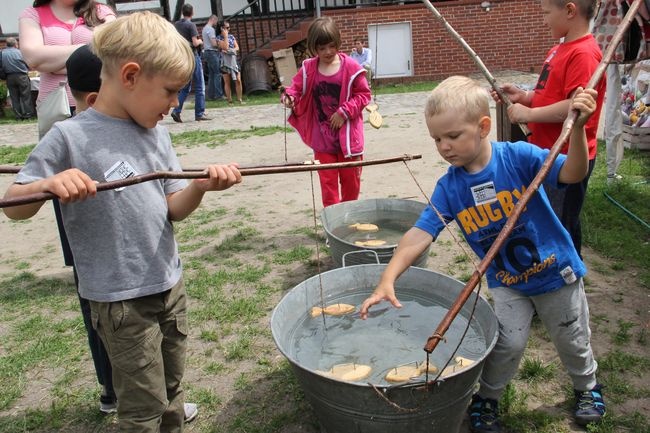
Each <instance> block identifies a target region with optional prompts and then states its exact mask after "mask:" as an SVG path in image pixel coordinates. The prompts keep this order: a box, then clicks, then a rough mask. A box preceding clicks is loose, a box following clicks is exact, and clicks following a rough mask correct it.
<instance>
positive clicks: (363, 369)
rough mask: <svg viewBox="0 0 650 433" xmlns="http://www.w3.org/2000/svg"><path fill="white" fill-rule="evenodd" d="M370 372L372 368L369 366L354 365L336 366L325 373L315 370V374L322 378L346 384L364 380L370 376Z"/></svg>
mask: <svg viewBox="0 0 650 433" xmlns="http://www.w3.org/2000/svg"><path fill="white" fill-rule="evenodd" d="M371 371H372V368H371V367H370V366H369V365H363V364H354V363H348V364H337V365H335V366H333V367H332V368H331V369H329V370H327V371H323V370H316V372H317V373H320V374H322V375H323V376H327V377H331V378H333V379H338V380H345V381H348V382H356V381H359V380H361V379H364V378H366V377H368V376H369V375H370V372H371Z"/></svg>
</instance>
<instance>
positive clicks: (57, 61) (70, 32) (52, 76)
mask: <svg viewBox="0 0 650 433" xmlns="http://www.w3.org/2000/svg"><path fill="white" fill-rule="evenodd" d="M114 19H115V12H114V11H113V9H111V8H110V7H108V6H106V5H105V4H101V3H98V2H96V1H95V0H34V3H33V6H31V7H28V8H26V9H25V10H24V11H23V12H22V13H21V14H20V16H19V18H18V35H19V40H20V51H21V52H22V54H23V58H24V59H25V62H26V63H27V64H28V65H29V67H30V68H32V69H34V70H36V71H38V72H39V73H40V82H39V88H38V97H37V98H36V107H37V111H38V105H39V103H40V102H42V101H44V100H45V98H47V96H48V95H49V94H50V93H51V92H52V91H53V90H55V89H56V88H57V87H58V85H59V82H61V81H67V76H66V70H65V62H66V60H68V57H69V56H70V54H72V52H73V51H75V50H76V49H77V48H79V47H81V46H82V45H86V44H87V43H89V42H90V40H91V38H92V34H93V30H94V29H95V28H96V27H97V26H100V25H101V24H103V23H105V22H109V21H113V20H114ZM67 90H68V103H69V104H70V108H71V110H70V111H71V112H72V113H73V114H74V107H75V101H74V98H73V97H72V93H70V88H69V87H68V89H67Z"/></svg>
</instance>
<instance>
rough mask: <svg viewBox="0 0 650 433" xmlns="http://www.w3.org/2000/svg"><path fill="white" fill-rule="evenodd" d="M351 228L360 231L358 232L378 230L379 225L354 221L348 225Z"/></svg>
mask: <svg viewBox="0 0 650 433" xmlns="http://www.w3.org/2000/svg"><path fill="white" fill-rule="evenodd" d="M349 227H350V228H351V229H354V230H357V231H360V232H378V231H379V226H377V224H371V223H355V224H351V225H350V226H349Z"/></svg>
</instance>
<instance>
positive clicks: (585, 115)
mask: <svg viewBox="0 0 650 433" xmlns="http://www.w3.org/2000/svg"><path fill="white" fill-rule="evenodd" d="M597 97H598V92H597V91H596V90H594V89H583V88H582V87H578V89H577V90H576V92H575V94H574V96H573V101H571V109H572V110H578V111H579V112H580V114H579V115H578V118H577V119H576V126H578V127H583V126H585V124H586V123H587V121H588V120H589V118H590V117H591V115H592V114H593V113H594V111H596V98H597Z"/></svg>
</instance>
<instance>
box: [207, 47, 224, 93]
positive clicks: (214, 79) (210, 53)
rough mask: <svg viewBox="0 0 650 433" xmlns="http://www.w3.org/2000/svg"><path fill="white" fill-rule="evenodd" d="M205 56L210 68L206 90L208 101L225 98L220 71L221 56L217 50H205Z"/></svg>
mask: <svg viewBox="0 0 650 433" xmlns="http://www.w3.org/2000/svg"><path fill="white" fill-rule="evenodd" d="M203 56H204V57H205V62H206V64H207V66H208V87H207V88H206V90H205V96H206V98H207V99H220V98H223V85H222V84H221V69H220V66H221V65H220V63H221V54H219V52H217V51H216V50H205V51H203Z"/></svg>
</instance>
